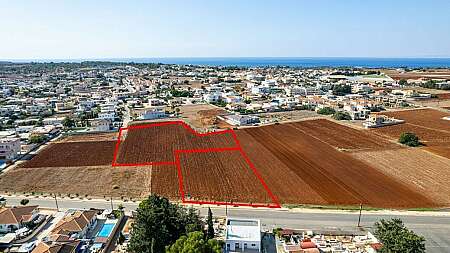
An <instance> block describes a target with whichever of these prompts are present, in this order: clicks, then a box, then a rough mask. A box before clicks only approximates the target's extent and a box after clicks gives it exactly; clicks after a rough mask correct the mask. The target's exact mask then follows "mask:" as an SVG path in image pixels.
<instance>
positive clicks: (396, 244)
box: [375, 219, 425, 253]
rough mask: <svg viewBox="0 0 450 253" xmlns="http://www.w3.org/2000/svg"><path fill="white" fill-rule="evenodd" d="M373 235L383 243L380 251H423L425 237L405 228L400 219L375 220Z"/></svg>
mask: <svg viewBox="0 0 450 253" xmlns="http://www.w3.org/2000/svg"><path fill="white" fill-rule="evenodd" d="M375 236H376V237H377V238H378V239H379V240H380V241H381V243H383V247H382V248H381V252H382V253H397V252H398V253H400V252H411V253H412V252H414V253H422V252H425V239H424V238H423V237H422V236H419V235H416V234H415V233H414V232H413V231H411V230H409V229H407V228H406V227H405V225H404V224H403V222H402V220H400V219H392V220H384V219H382V220H380V221H379V222H376V223H375Z"/></svg>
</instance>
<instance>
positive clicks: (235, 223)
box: [226, 218, 261, 242]
mask: <svg viewBox="0 0 450 253" xmlns="http://www.w3.org/2000/svg"><path fill="white" fill-rule="evenodd" d="M226 239H227V240H234V241H254V242H259V241H261V227H260V221H259V220H251V219H236V218H229V219H228V220H227V236H226Z"/></svg>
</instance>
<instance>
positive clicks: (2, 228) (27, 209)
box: [0, 206, 38, 233]
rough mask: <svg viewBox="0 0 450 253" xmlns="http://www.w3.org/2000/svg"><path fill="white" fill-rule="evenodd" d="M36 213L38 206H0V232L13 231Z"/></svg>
mask: <svg viewBox="0 0 450 253" xmlns="http://www.w3.org/2000/svg"><path fill="white" fill-rule="evenodd" d="M37 215H38V206H17V207H9V208H6V207H3V208H0V233H10V232H14V231H16V230H18V229H20V228H23V227H24V226H25V224H26V223H27V222H31V221H33V220H34V219H35V218H36V217H37Z"/></svg>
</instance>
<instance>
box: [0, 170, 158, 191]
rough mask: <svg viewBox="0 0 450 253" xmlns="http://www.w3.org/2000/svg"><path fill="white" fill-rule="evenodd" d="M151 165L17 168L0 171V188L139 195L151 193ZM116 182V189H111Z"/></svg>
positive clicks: (6, 189)
mask: <svg viewBox="0 0 450 253" xmlns="http://www.w3.org/2000/svg"><path fill="white" fill-rule="evenodd" d="M150 169H151V168H150V167H119V168H118V167H111V166H86V167H76V168H75V167H44V168H17V169H14V170H11V171H8V172H6V173H4V174H1V175H0V190H1V191H8V192H16V193H31V192H35V193H58V194H63V195H64V194H71V195H72V196H75V195H76V194H78V196H80V197H84V196H88V197H100V198H103V197H109V196H111V195H112V196H113V197H115V198H119V197H124V198H140V197H143V196H146V195H148V194H150V188H149V187H148V183H147V182H148V181H150V178H149V176H150V174H149V173H148V170H150ZM114 186H117V187H118V188H117V189H113V188H114Z"/></svg>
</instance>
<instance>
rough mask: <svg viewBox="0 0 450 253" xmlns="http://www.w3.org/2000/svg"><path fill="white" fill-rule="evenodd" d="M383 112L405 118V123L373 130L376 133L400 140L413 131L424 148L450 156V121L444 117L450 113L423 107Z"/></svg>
mask: <svg viewBox="0 0 450 253" xmlns="http://www.w3.org/2000/svg"><path fill="white" fill-rule="evenodd" d="M382 114H385V115H389V116H393V117H395V118H398V119H403V120H405V123H403V124H399V125H394V126H386V127H381V128H377V129H373V130H371V131H373V132H374V133H376V134H381V135H384V136H387V137H389V138H391V139H393V140H398V138H399V137H400V135H401V134H402V133H404V132H412V133H415V134H416V135H417V136H418V137H419V139H420V141H421V142H422V143H423V144H425V146H426V147H423V149H425V150H428V151H430V152H433V153H435V154H437V155H440V156H443V157H447V158H450V150H449V147H450V121H448V120H444V119H442V118H443V117H445V116H450V113H445V112H441V111H437V110H433V109H421V110H406V111H397V112H385V113H382Z"/></svg>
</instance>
